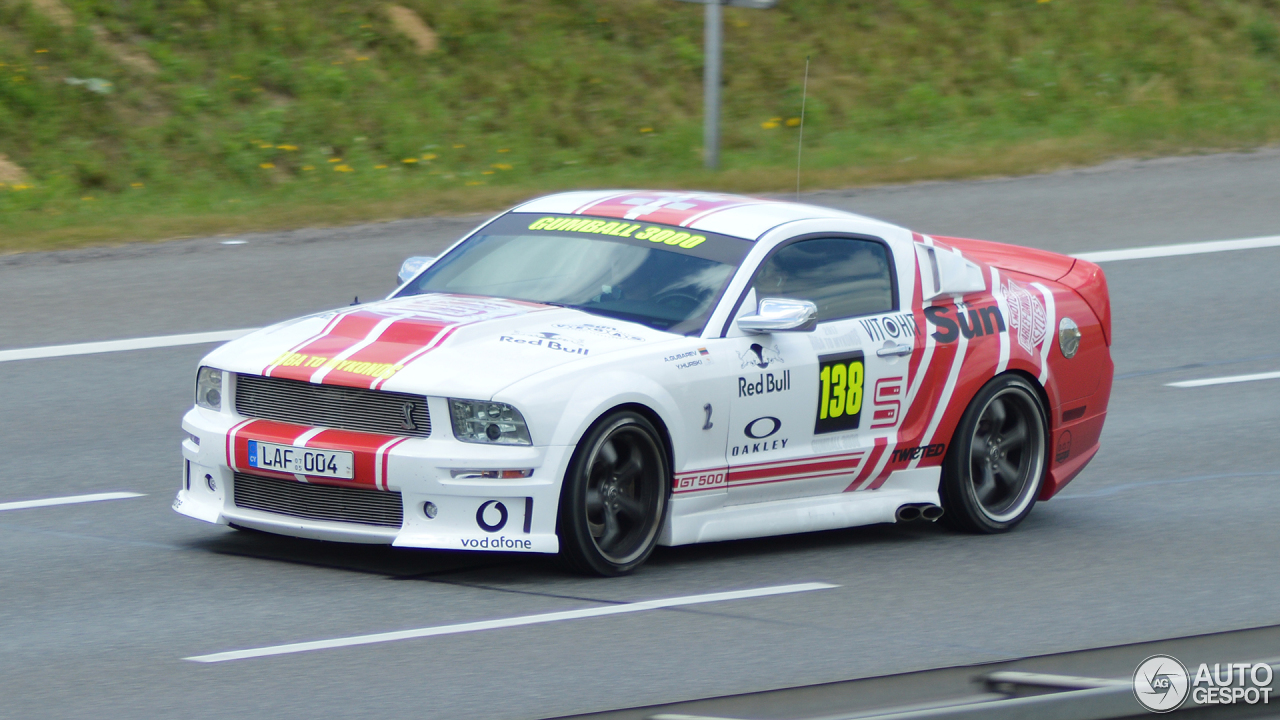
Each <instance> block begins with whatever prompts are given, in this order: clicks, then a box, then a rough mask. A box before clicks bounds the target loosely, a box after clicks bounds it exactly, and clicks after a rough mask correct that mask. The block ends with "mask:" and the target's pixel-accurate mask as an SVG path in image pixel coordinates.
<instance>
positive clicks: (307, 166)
mask: <svg viewBox="0 0 1280 720" xmlns="http://www.w3.org/2000/svg"><path fill="white" fill-rule="evenodd" d="M302 169H303V170H315V169H316V166H315V165H303V166H302Z"/></svg>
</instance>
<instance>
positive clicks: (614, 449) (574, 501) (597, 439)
mask: <svg viewBox="0 0 1280 720" xmlns="http://www.w3.org/2000/svg"><path fill="white" fill-rule="evenodd" d="M670 478H671V471H670V465H669V463H668V462H667V452H666V448H665V447H664V445H663V442H662V439H661V436H660V435H659V434H658V431H657V429H656V428H654V426H653V424H652V423H650V422H649V421H648V420H647V419H645V417H644V416H642V415H640V414H639V413H635V412H631V411H626V410H624V411H620V412H616V413H613V414H611V415H608V416H607V417H605V418H604V419H603V420H600V421H599V422H597V423H596V424H595V425H594V426H593V427H592V429H591V430H590V431H588V432H587V434H586V436H585V437H584V438H583V439H582V442H580V443H579V444H578V448H577V450H576V451H575V452H574V456H573V460H572V461H571V462H570V464H569V472H568V473H567V475H566V476H565V480H564V487H563V488H562V490H561V492H560V514H559V517H558V519H557V525H558V532H559V535H560V552H561V555H562V556H563V557H564V558H565V559H566V560H568V561H569V563H570V564H571V565H573V566H574V567H575V568H577V569H578V570H580V571H582V572H586V573H589V574H593V575H602V576H616V575H625V574H626V573H629V572H631V571H632V570H635V569H636V568H637V567H639V566H640V564H641V563H643V562H644V561H645V559H647V558H648V557H649V553H651V552H653V548H654V546H655V545H657V541H658V532H659V530H660V529H661V527H662V520H663V518H664V516H665V514H666V510H667V496H668V489H669V488H670V486H671V482H670Z"/></svg>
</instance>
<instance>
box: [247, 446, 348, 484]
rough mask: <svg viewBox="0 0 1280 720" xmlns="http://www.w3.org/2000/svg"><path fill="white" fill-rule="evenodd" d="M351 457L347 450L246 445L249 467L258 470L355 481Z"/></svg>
mask: <svg viewBox="0 0 1280 720" xmlns="http://www.w3.org/2000/svg"><path fill="white" fill-rule="evenodd" d="M354 456H355V454H354V453H352V452H350V451H348V450H317V449H316V448H303V447H294V446H293V445H277V444H275V443H265V442H258V441H257V440H250V441H249V467H255V468H259V469H261V470H275V471H276V472H284V473H294V474H297V475H315V476H317V477H331V478H346V479H348V480H350V479H351V478H352V477H355V473H354V472H353V471H352V465H353V460H352V458H353V457H354Z"/></svg>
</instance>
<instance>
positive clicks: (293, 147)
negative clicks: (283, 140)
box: [276, 145, 298, 152]
mask: <svg viewBox="0 0 1280 720" xmlns="http://www.w3.org/2000/svg"><path fill="white" fill-rule="evenodd" d="M276 149H277V150H285V151H288V152H293V151H294V150H297V149H298V146H297V145H277V146H276Z"/></svg>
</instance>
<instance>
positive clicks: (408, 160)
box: [400, 158, 418, 165]
mask: <svg viewBox="0 0 1280 720" xmlns="http://www.w3.org/2000/svg"><path fill="white" fill-rule="evenodd" d="M400 162H402V163H405V164H407V165H412V164H414V163H416V162H418V158H405V159H403V160H401V161H400Z"/></svg>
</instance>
